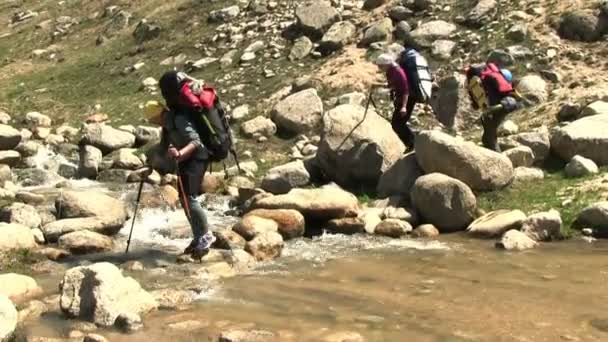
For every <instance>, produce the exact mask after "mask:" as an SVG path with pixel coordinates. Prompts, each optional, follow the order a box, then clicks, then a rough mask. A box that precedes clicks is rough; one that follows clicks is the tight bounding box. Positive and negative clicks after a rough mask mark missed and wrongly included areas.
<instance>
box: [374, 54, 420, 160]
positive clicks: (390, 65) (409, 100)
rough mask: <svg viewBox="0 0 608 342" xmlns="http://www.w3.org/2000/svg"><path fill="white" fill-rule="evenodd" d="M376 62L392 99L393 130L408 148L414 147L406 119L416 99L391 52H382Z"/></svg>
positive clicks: (412, 109) (403, 72) (411, 133)
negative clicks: (412, 95)
mask: <svg viewBox="0 0 608 342" xmlns="http://www.w3.org/2000/svg"><path fill="white" fill-rule="evenodd" d="M376 64H377V65H378V67H379V68H380V70H382V71H383V72H384V73H385V74H386V79H387V81H388V85H389V87H390V89H391V98H392V99H393V105H394V110H393V118H392V120H391V125H392V126H393V130H394V131H395V133H397V135H398V136H399V139H401V141H403V143H404V144H405V146H406V147H407V149H408V150H411V149H413V147H414V133H413V132H412V130H411V129H410V128H409V127H408V125H407V121H408V120H409V119H410V117H411V116H412V112H413V111H414V107H415V105H416V101H415V99H414V98H413V97H411V96H410V92H409V85H408V80H407V76H406V74H405V71H404V70H403V69H402V68H401V67H400V66H399V64H397V62H396V61H395V58H394V57H393V56H392V55H391V54H382V55H380V56H379V57H378V59H377V60H376Z"/></svg>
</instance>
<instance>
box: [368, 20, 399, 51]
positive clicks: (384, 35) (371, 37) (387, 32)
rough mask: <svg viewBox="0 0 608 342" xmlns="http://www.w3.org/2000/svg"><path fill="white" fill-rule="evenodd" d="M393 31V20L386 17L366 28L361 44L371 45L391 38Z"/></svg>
mask: <svg viewBox="0 0 608 342" xmlns="http://www.w3.org/2000/svg"><path fill="white" fill-rule="evenodd" d="M392 32H393V21H392V20H391V19H390V18H384V19H382V20H380V21H378V22H376V23H374V24H372V25H371V26H370V27H369V28H368V29H367V30H365V33H364V34H363V39H362V40H361V45H363V46H369V45H370V44H372V43H376V42H382V41H385V40H388V39H390V38H391V35H392Z"/></svg>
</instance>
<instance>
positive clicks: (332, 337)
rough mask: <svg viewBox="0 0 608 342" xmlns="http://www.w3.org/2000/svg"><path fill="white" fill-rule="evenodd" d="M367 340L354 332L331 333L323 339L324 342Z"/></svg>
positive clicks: (362, 341)
mask: <svg viewBox="0 0 608 342" xmlns="http://www.w3.org/2000/svg"><path fill="white" fill-rule="evenodd" d="M364 341H365V339H364V338H363V336H361V335H360V334H359V333H356V332H352V331H339V332H334V333H331V334H329V335H327V336H325V337H324V338H323V342H364Z"/></svg>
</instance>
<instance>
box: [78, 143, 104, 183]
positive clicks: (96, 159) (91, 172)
mask: <svg viewBox="0 0 608 342" xmlns="http://www.w3.org/2000/svg"><path fill="white" fill-rule="evenodd" d="M102 158H103V155H102V153H101V150H100V149H98V148H97V147H94V146H90V145H84V146H81V147H80V158H79V162H78V173H79V174H80V177H83V178H92V179H95V178H97V175H98V174H99V166H100V164H101V161H102Z"/></svg>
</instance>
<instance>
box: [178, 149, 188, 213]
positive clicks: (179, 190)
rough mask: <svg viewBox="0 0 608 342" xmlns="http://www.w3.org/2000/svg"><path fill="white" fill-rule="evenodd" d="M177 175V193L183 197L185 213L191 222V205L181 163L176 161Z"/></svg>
mask: <svg viewBox="0 0 608 342" xmlns="http://www.w3.org/2000/svg"><path fill="white" fill-rule="evenodd" d="M175 174H176V175H177V192H178V193H179V194H181V196H182V203H183V207H184V211H185V212H186V218H187V219H188V221H190V205H189V204H188V197H187V196H186V191H185V189H184V183H182V177H181V176H180V172H179V162H178V161H177V160H176V161H175Z"/></svg>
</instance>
